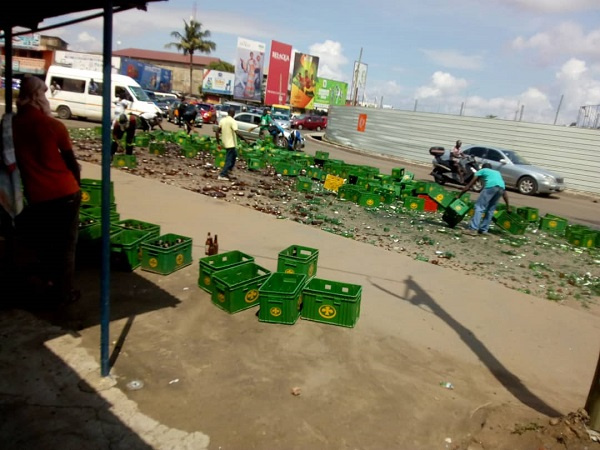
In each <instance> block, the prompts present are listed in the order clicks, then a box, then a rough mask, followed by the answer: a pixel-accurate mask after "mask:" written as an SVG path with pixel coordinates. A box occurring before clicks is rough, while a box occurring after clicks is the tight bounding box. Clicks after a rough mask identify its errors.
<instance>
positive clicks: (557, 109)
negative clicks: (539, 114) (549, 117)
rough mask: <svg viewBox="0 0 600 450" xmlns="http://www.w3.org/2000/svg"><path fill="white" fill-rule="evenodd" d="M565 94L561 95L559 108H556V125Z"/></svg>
mask: <svg viewBox="0 0 600 450" xmlns="http://www.w3.org/2000/svg"><path fill="white" fill-rule="evenodd" d="M564 96H565V94H562V95H561V96H560V102H558V108H556V116H554V125H556V121H557V120H558V113H559V112H560V107H561V106H562V102H563V98H564Z"/></svg>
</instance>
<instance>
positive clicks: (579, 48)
mask: <svg viewBox="0 0 600 450" xmlns="http://www.w3.org/2000/svg"><path fill="white" fill-rule="evenodd" d="M512 47H513V48H514V49H515V50H519V51H524V50H534V51H536V52H538V54H539V60H540V61H541V62H545V63H551V62H553V61H555V60H556V58H557V56H561V55H563V56H564V55H568V56H580V57H586V58H590V59H592V60H594V61H600V28H598V29H595V30H592V31H590V32H588V33H586V32H585V31H584V30H583V28H582V27H581V26H580V25H578V24H576V23H572V22H564V23H562V24H560V25H558V26H556V27H554V28H552V29H550V30H547V31H544V32H540V33H536V34H534V35H533V36H530V37H528V38H527V37H523V36H519V37H517V38H516V39H514V40H513V42H512Z"/></svg>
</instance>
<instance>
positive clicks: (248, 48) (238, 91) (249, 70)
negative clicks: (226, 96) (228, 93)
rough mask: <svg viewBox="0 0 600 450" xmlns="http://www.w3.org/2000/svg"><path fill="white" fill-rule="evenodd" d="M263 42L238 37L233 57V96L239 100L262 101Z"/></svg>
mask: <svg viewBox="0 0 600 450" xmlns="http://www.w3.org/2000/svg"><path fill="white" fill-rule="evenodd" d="M264 60H265V44H264V43H262V42H256V41H251V40H248V39H244V38H238V45H237V57H236V59H235V86H234V88H233V97H234V98H236V99H239V100H250V101H256V102H261V101H262V79H263V66H264Z"/></svg>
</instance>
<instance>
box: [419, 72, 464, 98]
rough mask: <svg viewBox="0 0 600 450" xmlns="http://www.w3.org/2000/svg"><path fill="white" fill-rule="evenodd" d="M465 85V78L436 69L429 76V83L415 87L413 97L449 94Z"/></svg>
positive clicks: (454, 92)
mask: <svg viewBox="0 0 600 450" xmlns="http://www.w3.org/2000/svg"><path fill="white" fill-rule="evenodd" d="M467 85H468V83H467V80H465V79H464V78H456V77H454V76H453V75H451V74H449V73H447V72H440V71H438V72H435V73H434V74H433V75H432V76H431V83H430V84H428V85H426V86H421V87H419V88H417V90H416V92H415V97H416V98H432V97H443V96H447V95H451V94H456V93H457V92H459V91H460V90H462V89H464V88H466V87H467Z"/></svg>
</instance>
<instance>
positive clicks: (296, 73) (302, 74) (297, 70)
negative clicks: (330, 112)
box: [290, 53, 319, 108]
mask: <svg viewBox="0 0 600 450" xmlns="http://www.w3.org/2000/svg"><path fill="white" fill-rule="evenodd" d="M318 70H319V57H318V56H312V55H307V54H305V53H296V54H295V55H294V70H293V72H292V89H291V93H290V104H291V105H292V106H294V107H296V108H307V107H309V106H308V105H309V103H311V101H312V100H313V97H314V96H315V87H316V82H317V71H318Z"/></svg>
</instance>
